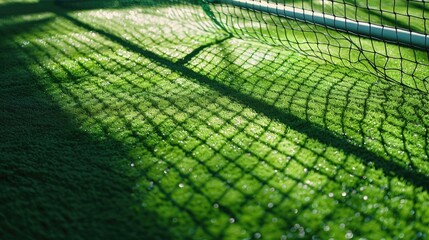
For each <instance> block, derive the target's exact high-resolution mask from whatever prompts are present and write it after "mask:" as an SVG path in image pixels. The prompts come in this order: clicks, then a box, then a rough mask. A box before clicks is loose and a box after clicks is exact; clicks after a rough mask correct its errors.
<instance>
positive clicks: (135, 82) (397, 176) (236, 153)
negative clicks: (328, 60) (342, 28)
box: [0, 4, 429, 239]
mask: <svg viewBox="0 0 429 240" xmlns="http://www.w3.org/2000/svg"><path fill="white" fill-rule="evenodd" d="M155 9H156V11H155V10H153V11H152V10H151V11H149V10H148V9H145V6H144V5H143V4H142V5H141V6H133V7H130V8H120V9H97V10H86V11H75V12H67V11H64V10H61V9H59V10H58V12H54V14H56V17H55V18H52V19H50V20H49V21H47V22H44V23H43V24H41V23H40V22H36V23H34V24H32V22H31V18H27V19H26V20H25V21H27V23H26V24H27V26H30V27H29V28H28V29H27V31H22V32H20V31H19V30H17V29H14V28H12V27H10V26H8V27H7V28H2V32H3V33H4V34H7V35H8V36H11V37H10V38H7V40H2V45H5V46H8V48H7V49H8V53H15V54H17V56H18V57H19V59H18V60H16V62H14V64H11V65H13V66H11V67H12V68H11V69H12V70H13V71H12V70H10V71H7V72H6V73H3V75H1V76H2V78H4V79H6V78H7V79H9V78H10V79H17V78H20V79H21V81H20V84H30V83H31V84H35V85H37V86H38V88H39V89H40V90H37V89H34V91H35V92H41V94H42V95H43V96H46V98H47V99H49V100H45V101H47V102H49V104H50V105H51V106H56V107H57V108H59V109H60V110H58V111H59V112H61V113H64V114H65V116H67V118H68V119H69V120H70V121H71V122H73V124H74V125H73V126H64V128H66V127H67V131H72V132H73V133H74V132H81V133H85V134H86V135H87V136H90V138H91V141H94V142H95V143H97V144H99V145H100V146H99V148H102V150H103V149H105V150H103V151H106V152H105V153H104V154H102V153H100V152H102V151H92V152H91V151H88V152H86V148H83V147H82V148H74V147H73V146H79V145H73V144H78V143H76V142H79V140H82V139H85V137H83V136H82V135H79V134H76V135H75V137H76V138H75V140H73V139H74V138H73V137H71V138H70V139H71V140H73V141H72V143H73V144H72V145H71V146H70V145H68V142H67V141H66V140H64V139H63V135H62V132H61V131H60V133H59V134H58V136H57V138H58V139H60V140H61V139H63V140H64V142H62V144H61V147H57V148H52V146H53V145H52V144H54V143H53V140H52V136H50V135H44V133H45V132H44V131H49V130H50V129H51V128H53V129H61V128H62V127H63V125H54V126H50V127H48V129H47V130H46V129H45V128H44V127H45V126H44V125H40V126H39V125H36V126H34V130H33V131H34V133H32V134H33V135H35V136H37V137H38V138H37V142H38V144H40V146H41V148H44V147H46V148H48V149H49V148H52V149H53V150H52V152H54V153H55V154H54V157H52V158H49V161H50V162H53V163H56V159H58V158H59V157H58V156H61V155H62V154H66V155H67V154H71V153H73V151H74V150H76V149H77V150H79V151H78V152H77V153H76V154H75V155H73V154H71V155H70V157H69V158H67V161H70V162H74V161H78V160H79V164H80V165H81V168H77V169H78V170H77V173H76V176H79V173H80V172H81V171H83V172H84V175H83V177H82V178H83V179H84V180H86V179H88V178H86V177H85V176H90V178H89V179H93V178H95V179H96V180H97V181H95V180H94V181H95V183H93V184H92V185H85V184H84V182H82V185H81V186H80V188H82V189H85V188H86V187H88V186H89V187H91V188H90V189H89V190H88V194H90V193H91V192H94V194H99V195H98V196H101V197H102V199H103V204H109V203H110V204H111V205H108V206H115V207H111V208H109V209H104V211H105V212H103V214H101V215H97V216H98V218H97V219H91V218H90V217H91V215H92V214H97V212H94V211H100V209H98V208H95V207H94V208H92V207H91V206H93V205H95V206H97V204H99V203H98V202H97V200H98V201H99V200H100V198H93V202H85V203H84V204H85V206H89V207H88V208H85V209H87V210H88V211H89V212H84V213H83V212H79V209H78V210H76V209H73V208H72V207H75V206H79V204H80V203H79V204H77V205H73V204H70V203H67V202H62V204H61V205H58V203H57V202H56V201H55V200H56V199H61V196H58V195H57V194H56V192H55V191H57V190H58V189H59V186H57V185H56V184H57V183H56V182H53V180H51V179H50V178H49V176H50V175H51V174H54V173H56V172H57V171H60V170H64V171H63V172H61V173H60V174H62V175H64V176H65V178H67V176H70V174H71V172H73V173H75V171H76V170H74V169H73V168H72V169H59V168H58V167H52V168H50V169H49V170H46V171H44V172H43V174H45V175H46V176H48V178H47V179H46V180H45V181H42V182H40V183H39V182H36V183H32V184H30V185H29V186H30V187H29V188H30V189H32V188H35V187H39V186H42V185H43V186H45V185H46V186H49V188H51V189H52V192H47V195H46V196H48V197H46V198H44V197H41V199H42V200H45V201H46V205H44V206H50V205H52V206H55V207H54V208H53V210H51V209H48V210H46V211H47V212H49V213H52V214H53V212H55V211H54V210H55V208H61V214H62V217H64V218H65V219H66V220H64V221H63V222H61V223H60V224H59V226H61V228H64V229H67V231H69V232H72V233H70V235H73V234H75V233H76V234H82V235H83V236H85V233H93V234H94V235H93V236H94V238H101V237H103V231H104V232H121V234H122V235H121V236H122V237H123V238H137V237H140V236H144V237H145V238H149V239H157V238H158V239H168V238H171V239H252V238H255V239H258V238H265V239H282V238H283V239H284V238H311V237H313V236H314V237H315V238H320V239H326V238H329V237H332V238H338V239H344V238H351V237H353V238H360V237H362V238H368V239H370V238H375V239H381V238H395V237H397V238H400V237H401V236H402V237H403V238H416V239H417V238H425V237H427V236H428V232H427V231H428V230H427V227H426V226H427V224H428V222H427V221H428V220H427V218H426V215H427V214H428V212H427V210H426V209H429V205H428V198H429V196H428V192H427V191H428V183H429V177H428V174H429V167H428V150H427V149H428V137H427V136H428V135H427V129H428V126H429V121H428V118H427V116H428V109H427V108H426V105H427V104H428V97H427V95H426V94H422V93H421V92H419V91H415V90H412V89H408V88H405V87H402V86H399V85H395V84H392V83H389V82H386V81H382V80H380V79H378V78H376V77H374V76H369V75H368V76H367V75H364V76H363V75H362V73H361V72H354V71H351V70H350V69H347V68H341V67H338V66H334V65H329V64H320V63H318V62H315V61H312V60H310V59H308V58H306V57H305V56H302V55H299V54H296V53H292V52H287V51H285V50H284V49H283V48H278V47H270V46H266V45H264V44H260V43H254V42H249V41H244V40H238V39H235V38H230V37H228V36H227V35H226V34H224V33H223V32H221V31H219V29H217V28H215V27H214V25H213V24H212V23H211V20H210V19H208V18H207V17H204V16H205V15H201V14H199V13H200V10H199V8H197V7H196V6H174V7H165V6H163V7H159V8H158V9H157V8H155ZM165 13H171V14H170V15H168V14H165ZM176 13H177V14H176ZM189 13H191V14H189ZM175 14H176V15H179V16H186V18H176V17H174V16H176V15H175ZM108 16H113V17H110V18H109V17H108ZM34 18H35V19H36V18H37V16H34ZM22 19H23V18H22V17H17V18H10V19H9V23H8V24H10V23H13V21H14V20H16V21H17V22H19V21H21V20H22ZM106 19H108V20H106ZM193 19H194V20H195V19H197V20H198V22H197V20H195V21H192V20H193ZM135 20H138V21H135ZM200 20H201V21H200ZM0 27H1V26H0ZM23 43H25V44H24V45H23ZM196 49H198V50H197V51H196ZM19 71H22V72H25V74H24V73H22V74H17V75H15V74H13V72H19ZM22 79H25V81H22ZM6 86H7V87H8V88H11V86H14V80H9V82H8V85H6ZM3 91H5V90H3ZM27 91H28V92H31V91H30V90H27ZM20 98H22V96H20ZM33 98H34V99H37V96H30V99H29V100H28V101H29V102H31V99H33ZM17 99H19V98H17ZM7 104H9V105H13V104H22V103H20V101H18V100H17V101H16V102H14V101H12V102H10V101H8V102H7ZM12 109H13V108H7V110H5V113H6V114H10V113H11V112H12V111H13V110H12ZM35 111H36V112H39V111H40V110H38V109H36V110H35ZM18 114H22V113H18ZM29 116H31V115H29ZM33 117H35V120H32V121H36V122H37V121H44V120H45V118H44V116H40V115H36V116H33ZM55 117H57V115H53V118H54V119H55ZM64 118H66V117H64ZM12 119H13V118H10V119H9V120H8V121H3V122H2V124H3V125H4V126H5V127H4V128H3V129H6V127H10V126H11V125H12V123H11V122H12ZM26 124H28V123H27V122H18V123H17V127H16V128H14V130H16V132H15V131H14V134H16V135H14V136H13V139H16V140H15V141H16V144H20V143H22V142H25V141H26V137H28V135H27V134H24V133H23V132H20V131H19V128H20V127H24V126H26ZM42 130H43V131H42ZM2 131H3V132H2V133H8V134H9V135H10V136H12V132H7V131H6V130H2ZM44 136H46V137H44ZM72 136H73V135H72ZM8 139H12V137H9V138H8ZM55 139H56V138H55ZM67 139H68V138H67ZM71 140H70V141H71ZM88 141H89V140H88ZM33 144H34V143H33ZM1 146H2V149H6V150H5V151H6V153H7V154H8V155H7V160H8V162H7V165H4V163H3V165H2V166H7V167H8V168H12V169H13V168H16V167H17V166H16V165H15V163H14V161H13V160H14V159H15V158H16V159H21V161H22V163H19V164H22V166H23V168H24V169H25V168H26V167H31V168H32V169H34V172H35V173H36V176H32V175H30V176H28V175H24V176H19V179H21V180H25V179H27V178H30V179H33V178H37V176H38V175H37V174H41V173H38V170H37V169H38V168H37V167H38V161H40V159H39V158H37V160H38V161H33V160H34V158H33V157H32V156H31V154H28V155H26V156H24V157H22V156H21V158H19V157H18V156H17V154H16V153H15V151H16V148H6V146H8V147H9V145H7V143H3V144H2V145H1ZM97 146H98V145H97ZM93 152H94V154H93V155H91V153H93ZM9 156H10V157H9ZM48 156H51V155H48ZM67 156H69V155H67ZM91 157H93V158H94V160H95V162H94V163H93V164H92V163H91V164H89V166H92V168H89V166H88V165H87V164H85V160H86V161H89V160H88V159H91ZM60 159H61V158H60ZM82 159H84V161H80V160H82ZM106 159H110V161H111V164H108V165H107V166H106V165H103V161H107V160H106ZM67 161H65V162H61V164H67ZM17 164H18V163H17ZM76 164H77V163H76ZM79 164H77V165H79ZM54 166H55V164H54ZM73 166H74V165H73ZM106 167H107V168H108V169H112V171H113V173H114V174H112V175H111V176H110V175H109V174H104V175H99V174H98V170H99V169H104V168H106ZM3 169H4V168H2V174H3V172H5V173H4V175H5V176H7V178H9V176H12V173H9V172H7V171H6V170H3ZM83 169H90V170H88V171H84V170H83ZM108 173H109V172H108ZM117 175H120V176H122V177H124V178H125V179H127V181H124V183H123V184H112V181H113V180H115V179H116V178H113V177H114V176H115V177H116V176H117ZM61 181H63V182H65V183H67V179H62V180H61ZM113 182H114V181H113ZM60 183H62V182H60ZM10 184H11V183H9V182H7V183H4V185H6V186H8V187H9V189H12V187H10V186H9V185H10ZM124 187H126V188H127V189H129V191H122V190H121V189H122V188H124ZM106 189H108V190H109V193H118V192H119V193H120V194H113V195H114V196H115V197H114V198H112V199H109V196H105V195H103V194H101V193H103V191H107V190H106ZM21 191H22V190H21ZM100 192H101V193H100ZM78 193H79V191H78V190H76V191H75V193H73V194H71V195H70V196H71V198H70V199H71V200H73V197H72V196H74V194H76V195H77V196H78V195H79V194H78ZM37 194H38V193H35V195H37ZM121 194H122V195H124V196H126V198H125V200H124V201H120V202H121V203H125V204H119V203H117V202H114V201H116V200H117V199H118V198H119V197H118V195H119V196H120V195H121ZM127 194H128V195H127ZM131 195H132V200H129V199H128V198H127V197H130V196H131ZM7 196H8V195H7V194H6V197H5V198H4V199H7ZM11 196H12V195H11ZM13 196H15V197H16V198H18V200H21V202H22V200H23V199H26V195H25V194H19V193H18V194H16V195H13ZM68 196H69V195H68ZM51 197H52V198H53V199H51ZM4 199H2V201H6V200H4ZM90 199H91V198H90ZM119 199H121V198H119ZM18 202H19V201H18ZM82 204H83V203H82ZM127 204H128V205H127ZM35 205H36V207H35V208H25V207H23V208H20V210H19V211H22V212H21V213H22V214H21V215H19V216H20V217H16V218H13V217H11V218H12V219H13V220H14V221H13V222H12V224H10V227H8V228H4V229H2V231H3V232H5V233H6V234H9V235H12V234H11V232H12V231H11V230H10V229H16V228H18V227H19V228H21V229H23V230H21V231H22V232H26V229H25V228H24V227H25V226H26V224H34V223H39V222H38V221H40V218H41V216H44V217H46V216H47V217H46V218H48V220H50V221H55V220H56V219H57V218H58V217H57V216H56V215H46V214H45V210H43V209H42V210H41V209H39V208H37V206H40V203H36V204H35ZM124 205H126V206H124ZM8 206H10V207H12V208H13V207H17V206H21V205H19V204H17V203H13V202H10V203H9V205H8ZM124 208H126V209H131V210H130V211H131V213H129V212H127V211H125V212H124V211H122V210H123V209H124ZM2 211H3V209H2ZM75 211H78V213H79V214H77V215H78V216H80V217H82V218H83V219H84V220H85V219H86V218H88V219H89V220H88V219H86V220H85V221H83V223H82V221H79V219H75V218H72V217H69V216H72V215H73V214H74V212H75ZM29 214H31V215H34V216H36V217H34V218H31V219H30V220H29V221H28V222H25V223H19V221H17V220H15V219H18V220H19V219H21V218H24V216H27V215H29ZM104 214H105V215H104ZM127 214H128V215H127ZM128 216H131V217H130V218H132V219H137V220H136V221H135V222H134V221H131V222H129V223H127V224H125V226H127V227H124V226H123V225H120V226H119V227H116V225H114V224H113V223H112V225H109V223H110V222H115V221H119V222H124V221H126V218H127V217H128ZM84 223H90V224H92V225H93V226H94V227H93V228H95V229H103V231H101V232H97V231H95V232H90V231H88V230H85V229H86V228H85V226H84ZM101 225H103V226H104V228H101ZM106 225H107V226H106ZM34 226H36V227H34V228H32V230H31V231H29V232H28V234H35V235H36V236H45V235H46V234H47V233H46V232H45V231H44V229H43V228H42V226H43V225H41V226H40V227H39V225H38V224H34ZM54 228H55V227H54ZM106 228H107V229H106ZM120 229H126V230H127V231H125V230H121V231H120ZM148 229H149V230H148ZM146 230H147V231H146ZM15 231H17V230H15ZM144 231H146V232H144ZM9 235H8V236H9ZM53 236H54V237H61V236H68V235H67V232H61V231H55V233H54V235H53Z"/></svg>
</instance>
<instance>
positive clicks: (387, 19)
mask: <svg viewBox="0 0 429 240" xmlns="http://www.w3.org/2000/svg"><path fill="white" fill-rule="evenodd" d="M203 7H204V9H205V11H206V13H208V14H209V15H210V16H211V17H212V19H213V20H214V21H215V22H216V23H217V24H218V25H220V26H221V27H222V28H223V29H224V30H226V31H228V32H230V33H232V34H233V35H235V36H238V37H240V38H245V39H256V40H258V41H262V42H264V43H268V44H273V45H282V46H284V47H286V48H288V49H290V50H294V51H297V52H300V53H302V54H305V55H307V56H310V57H313V58H316V59H320V60H323V61H326V62H329V63H333V64H339V65H343V66H347V67H351V68H355V69H359V70H363V71H365V72H369V73H372V74H376V75H378V76H380V77H383V78H385V79H388V80H391V81H395V82H398V83H400V84H403V85H406V86H409V87H412V88H415V89H419V90H422V91H425V92H428V90H429V36H428V34H429V28H428V27H429V1H426V0H420V1H412V0H392V1H382V0H364V1H357V0H317V1H316V0H277V1H266V0H206V1H204V6H203Z"/></svg>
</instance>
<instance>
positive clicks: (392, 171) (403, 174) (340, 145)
mask: <svg viewBox="0 0 429 240" xmlns="http://www.w3.org/2000/svg"><path fill="white" fill-rule="evenodd" d="M57 14H58V15H59V16H61V17H63V18H65V19H67V20H69V21H71V22H72V23H74V24H76V25H77V26H79V27H82V28H85V29H87V30H88V31H92V32H95V33H98V34H100V35H102V36H104V37H105V38H107V39H109V40H110V41H113V42H115V43H117V44H120V45H122V46H123V47H125V48H127V49H129V50H130V51H133V52H135V53H138V54H141V55H143V56H144V57H146V58H148V59H150V60H151V61H153V62H156V63H157V64H160V65H162V66H163V67H166V68H169V69H171V70H174V71H177V72H179V73H181V74H182V75H183V76H186V77H189V78H192V79H194V80H195V81H196V82H198V83H200V84H203V85H205V86H206V87H209V88H211V89H213V90H215V91H217V92H219V93H220V94H222V95H227V96H229V97H231V98H233V99H234V100H235V101H237V102H239V103H240V104H242V105H244V106H246V107H248V108H252V109H254V110H255V111H256V112H259V113H262V114H264V115H266V116H268V117H269V118H271V119H275V120H277V121H279V122H282V123H283V124H285V125H287V126H289V127H290V128H291V129H294V130H295V131H298V132H301V133H303V134H306V135H307V136H308V137H310V138H313V139H316V140H317V141H319V142H321V143H323V144H325V145H328V146H332V147H334V148H337V149H341V150H343V151H344V152H346V153H348V154H353V155H355V156H357V157H359V158H360V159H362V160H365V161H363V163H364V164H366V165H367V166H371V165H372V164H373V165H374V167H376V168H377V169H381V170H382V171H383V172H384V174H385V175H387V176H390V177H399V178H402V179H404V180H405V181H407V182H409V183H411V184H413V185H414V186H416V187H421V188H423V189H424V190H426V191H428V190H429V176H427V175H425V174H422V173H419V172H416V171H411V170H409V169H406V168H405V166H402V165H400V164H398V163H395V162H392V161H387V160H386V159H384V158H383V157H381V156H378V155H376V154H374V153H372V152H370V151H369V150H367V149H365V148H362V147H360V146H357V145H354V144H352V143H350V142H348V140H347V139H345V138H342V137H339V136H338V135H336V134H334V133H332V132H330V131H328V130H326V129H324V128H322V127H320V126H318V125H316V124H314V123H311V122H308V121H306V120H303V119H301V118H298V117H297V116H294V115H293V114H291V113H288V112H286V111H285V110H281V109H278V108H276V107H274V106H272V105H270V104H267V103H265V102H263V101H260V100H258V99H255V98H253V97H252V96H249V95H246V94H243V93H241V92H239V91H237V90H236V89H234V88H231V87H229V86H227V85H225V84H222V83H220V82H216V81H214V80H212V79H210V78H208V77H206V76H204V75H202V74H200V73H197V72H195V71H193V70H191V69H189V68H186V67H185V66H183V65H180V64H178V63H175V62H173V61H171V60H169V59H167V58H164V57H162V56H159V55H157V54H155V53H153V52H151V51H148V50H145V49H143V48H142V47H140V46H138V45H137V44H134V43H132V42H130V41H127V40H125V39H123V38H121V37H119V36H116V35H115V34H112V33H109V32H106V31H105V30H102V29H98V28H95V27H93V26H91V25H89V24H87V23H84V22H81V21H79V20H77V19H76V18H73V17H71V16H69V15H68V14H66V13H65V12H58V13H57Z"/></svg>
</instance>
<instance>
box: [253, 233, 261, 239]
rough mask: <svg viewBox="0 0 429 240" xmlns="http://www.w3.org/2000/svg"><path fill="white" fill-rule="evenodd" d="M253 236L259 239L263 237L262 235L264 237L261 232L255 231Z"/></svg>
mask: <svg viewBox="0 0 429 240" xmlns="http://www.w3.org/2000/svg"><path fill="white" fill-rule="evenodd" d="M253 236H254V237H255V238H256V239H259V238H261V237H262V234H260V233H255V234H254V235H253Z"/></svg>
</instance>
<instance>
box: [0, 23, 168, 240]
mask: <svg viewBox="0 0 429 240" xmlns="http://www.w3.org/2000/svg"><path fill="white" fill-rule="evenodd" d="M50 21H52V19H51V18H48V19H46V21H44V20H35V21H28V22H26V23H25V25H22V24H17V25H15V27H16V28H12V27H11V28H6V29H5V28H1V29H0V33H1V34H2V36H3V37H6V39H8V40H5V39H2V41H0V47H1V49H2V53H1V54H2V56H1V58H0V66H1V67H0V68H1V69H2V71H1V73H0V79H1V82H0V87H1V89H0V96H1V97H0V115H1V117H0V126H1V127H0V135H1V141H0V152H1V161H0V180H1V181H0V192H1V194H0V219H1V224H0V236H1V238H2V239H28V238H32V239H34V238H40V239H44V238H55V239H58V238H62V239H76V238H83V239H84V238H93V239H103V238H127V239H140V238H142V237H147V238H148V239H149V238H150V239H169V238H171V237H170V236H169V234H168V229H166V228H165V227H163V226H159V225H157V222H156V217H155V215H154V213H153V212H152V211H150V209H146V210H141V211H140V212H138V214H137V213H136V211H135V209H133V206H134V205H136V204H137V203H136V202H135V199H134V198H133V197H132V196H131V195H132V188H131V186H132V184H133V180H134V179H133V178H132V177H130V176H129V175H128V174H127V172H128V171H121V169H123V167H121V166H123V165H124V163H125V164H128V162H127V159H126V157H124V156H126V154H127V152H128V151H126V150H125V149H124V148H123V146H122V143H120V142H117V141H115V140H113V139H109V138H103V139H100V138H98V137H94V136H93V135H89V134H88V133H86V132H84V131H82V129H81V128H80V126H78V125H77V124H76V122H74V121H73V120H72V119H73V116H71V115H70V114H69V113H65V112H64V111H63V109H61V108H60V107H59V106H58V105H57V103H56V101H54V100H53V99H52V98H51V96H50V95H47V94H46V92H45V91H44V89H43V87H42V86H41V85H40V82H38V80H40V79H38V78H37V77H36V76H35V72H34V68H32V67H31V66H34V64H38V61H39V60H40V59H31V58H29V55H26V54H23V52H22V51H21V50H18V49H19V48H22V49H24V48H25V46H22V45H20V46H18V47H17V46H14V43H11V41H10V39H13V37H16V36H19V35H20V34H23V33H28V32H32V31H34V30H35V29H40V28H41V27H43V26H44V25H46V24H48V23H49V22H50ZM28 40H29V41H31V40H30V39H28ZM8 56H9V57H8ZM10 56H13V57H10ZM38 77H40V78H42V76H40V75H39V76H38ZM49 77H51V78H50V79H51V80H54V78H52V76H48V78H49ZM112 212H113V214H112ZM142 216H144V217H145V218H147V219H150V225H149V227H148V224H147V222H145V220H144V218H142ZM146 221H147V220H146ZM155 226H156V227H155Z"/></svg>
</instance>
